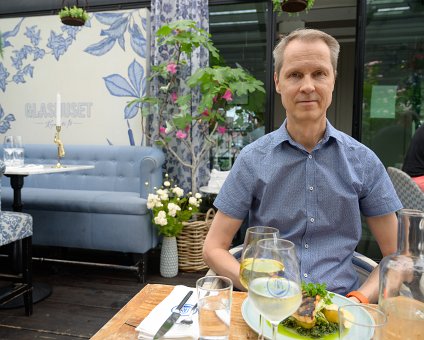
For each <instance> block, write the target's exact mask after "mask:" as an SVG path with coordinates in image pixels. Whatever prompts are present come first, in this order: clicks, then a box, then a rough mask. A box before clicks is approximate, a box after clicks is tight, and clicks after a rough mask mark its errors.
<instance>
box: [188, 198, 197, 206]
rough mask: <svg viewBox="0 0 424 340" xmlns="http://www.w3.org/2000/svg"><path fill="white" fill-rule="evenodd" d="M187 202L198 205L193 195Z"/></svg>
mask: <svg viewBox="0 0 424 340" xmlns="http://www.w3.org/2000/svg"><path fill="white" fill-rule="evenodd" d="M188 203H189V204H191V205H194V206H195V207H198V206H199V202H198V201H197V199H196V198H195V197H193V196H192V197H190V198H189V199H188Z"/></svg>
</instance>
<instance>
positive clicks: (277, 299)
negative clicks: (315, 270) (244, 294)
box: [249, 238, 302, 340]
mask: <svg viewBox="0 0 424 340" xmlns="http://www.w3.org/2000/svg"><path fill="white" fill-rule="evenodd" d="M255 249H256V252H255V256H254V258H253V261H252V266H251V273H250V280H249V299H250V300H251V301H252V302H253V304H254V305H255V307H256V308H257V309H258V310H259V311H260V313H261V314H262V315H263V316H264V317H265V318H266V319H267V320H268V321H269V322H270V323H271V324H272V339H273V340H276V339H277V332H278V325H279V323H280V322H281V321H283V320H284V319H286V318H287V317H289V316H290V315H291V314H293V313H294V312H295V311H296V310H297V309H298V308H299V306H300V304H301V302H302V288H301V283H300V282H301V281H300V272H299V263H298V260H297V256H296V251H295V246H294V244H293V243H292V242H290V241H288V240H284V239H275V238H270V239H263V240H259V241H258V242H257V244H256V247H255ZM276 268H280V269H279V270H278V271H276V270H275V269H276Z"/></svg>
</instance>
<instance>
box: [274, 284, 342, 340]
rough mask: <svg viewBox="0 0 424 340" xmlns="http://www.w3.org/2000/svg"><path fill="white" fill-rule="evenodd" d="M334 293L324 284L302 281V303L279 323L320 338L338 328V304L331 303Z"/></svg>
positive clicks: (311, 336) (300, 332)
mask: <svg viewBox="0 0 424 340" xmlns="http://www.w3.org/2000/svg"><path fill="white" fill-rule="evenodd" d="M333 297H334V293H329V292H328V291H327V290H326V285H325V284H320V283H315V284H313V283H305V282H303V283H302V303H301V305H300V307H299V308H298V309H297V311H296V312H295V313H294V314H292V315H291V316H289V317H288V318H287V319H285V320H284V321H283V322H281V324H282V325H283V326H285V327H287V328H289V329H292V330H294V331H295V332H296V333H298V334H300V335H303V336H307V337H310V338H322V337H324V336H325V335H328V334H333V333H337V332H338V330H339V324H338V323H339V316H338V308H339V306H338V305H337V304H335V303H333V301H332V298H333Z"/></svg>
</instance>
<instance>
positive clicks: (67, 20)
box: [59, 6, 89, 26]
mask: <svg viewBox="0 0 424 340" xmlns="http://www.w3.org/2000/svg"><path fill="white" fill-rule="evenodd" d="M59 18H60V20H61V21H62V23H63V24H65V25H68V26H83V25H84V24H85V22H86V21H87V20H88V19H89V16H88V13H87V12H86V11H85V9H84V8H81V7H77V6H73V7H70V8H69V7H67V6H65V7H64V8H63V9H61V10H60V11H59Z"/></svg>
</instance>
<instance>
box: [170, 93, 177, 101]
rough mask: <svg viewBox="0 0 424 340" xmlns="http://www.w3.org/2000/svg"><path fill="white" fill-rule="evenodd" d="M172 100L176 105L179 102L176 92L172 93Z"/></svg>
mask: <svg viewBox="0 0 424 340" xmlns="http://www.w3.org/2000/svg"><path fill="white" fill-rule="evenodd" d="M171 99H172V101H173V102H174V103H175V102H176V101H177V99H178V95H177V94H176V93H175V92H172V93H171Z"/></svg>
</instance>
